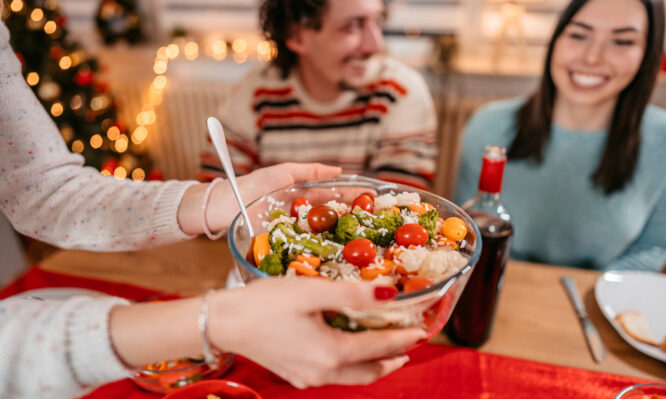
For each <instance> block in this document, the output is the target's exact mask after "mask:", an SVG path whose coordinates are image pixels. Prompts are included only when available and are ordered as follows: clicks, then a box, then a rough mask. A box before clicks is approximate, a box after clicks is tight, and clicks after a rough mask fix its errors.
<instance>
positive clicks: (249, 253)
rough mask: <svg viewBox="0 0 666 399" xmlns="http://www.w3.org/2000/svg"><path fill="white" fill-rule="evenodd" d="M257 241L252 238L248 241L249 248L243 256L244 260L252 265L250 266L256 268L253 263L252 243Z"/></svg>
mask: <svg viewBox="0 0 666 399" xmlns="http://www.w3.org/2000/svg"><path fill="white" fill-rule="evenodd" d="M255 241H257V239H256V238H255V237H252V238H251V239H250V248H248V249H247V253H246V254H245V260H246V261H248V262H249V263H251V264H252V266H257V264H256V263H254V243H255Z"/></svg>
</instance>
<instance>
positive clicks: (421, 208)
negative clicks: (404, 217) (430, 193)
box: [409, 202, 435, 215]
mask: <svg viewBox="0 0 666 399" xmlns="http://www.w3.org/2000/svg"><path fill="white" fill-rule="evenodd" d="M409 209H410V210H411V211H412V212H416V213H418V214H419V215H423V214H424V213H426V212H428V211H430V210H433V209H435V207H434V206H432V205H430V204H429V203H427V202H421V203H420V204H410V205H409Z"/></svg>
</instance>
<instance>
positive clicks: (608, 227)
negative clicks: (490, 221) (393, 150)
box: [456, 0, 666, 271]
mask: <svg viewBox="0 0 666 399" xmlns="http://www.w3.org/2000/svg"><path fill="white" fill-rule="evenodd" d="M663 32H664V4H663V0H573V1H571V2H570V3H569V5H568V6H567V8H566V9H565V10H564V12H563V13H562V15H561V18H560V20H559V22H558V23H557V26H556V28H555V32H554V34H553V37H552V39H551V41H550V45H549V47H548V53H547V57H546V60H545V63H544V65H545V68H544V73H543V77H542V80H541V84H540V86H539V88H538V90H537V91H536V92H535V93H534V94H532V95H531V96H529V97H528V98H527V99H526V100H518V101H511V102H504V103H500V104H495V105H491V106H489V107H487V108H485V109H484V110H482V111H480V112H479V113H478V114H476V115H475V116H474V117H473V118H472V120H471V122H470V123H469V125H468V126H467V130H466V133H465V138H464V145H463V154H462V164H461V167H460V176H459V179H458V189H457V194H456V198H457V199H458V200H464V199H466V198H469V197H472V196H473V194H474V191H475V189H476V187H475V183H476V181H477V179H478V173H479V165H478V160H479V159H481V155H482V154H483V149H484V147H485V146H486V145H500V146H505V147H508V148H509V151H508V157H509V163H508V164H507V169H506V172H505V183H504V190H503V196H504V201H503V202H505V203H506V204H507V205H508V206H509V207H510V208H511V209H513V210H514V213H515V216H516V217H515V232H516V233H515V237H514V240H513V242H512V255H513V256H514V257H517V258H525V259H530V260H535V261H541V262H546V263H551V264H562V265H570V266H579V267H587V268H597V269H647V270H654V271H657V270H659V269H661V267H663V265H664V262H665V261H666V177H664V174H663V169H664V163H663V159H664V157H666V135H665V134H664V132H665V131H666V112H664V110H661V109H658V108H656V107H653V106H648V101H649V99H650V95H651V93H652V91H653V88H654V86H655V83H656V80H657V73H658V71H659V67H660V63H661V56H662V53H663V45H664V37H663V36H664V34H663Z"/></svg>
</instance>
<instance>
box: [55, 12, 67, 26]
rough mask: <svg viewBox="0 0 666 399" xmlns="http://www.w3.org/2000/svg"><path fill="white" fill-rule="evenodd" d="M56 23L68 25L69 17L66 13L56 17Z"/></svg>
mask: <svg viewBox="0 0 666 399" xmlns="http://www.w3.org/2000/svg"><path fill="white" fill-rule="evenodd" d="M56 25H58V26H59V27H61V28H62V27H63V26H65V25H67V18H66V17H65V16H64V15H61V16H59V17H58V18H57V19H56Z"/></svg>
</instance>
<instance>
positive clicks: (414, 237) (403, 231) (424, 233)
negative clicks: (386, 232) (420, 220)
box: [395, 223, 430, 247]
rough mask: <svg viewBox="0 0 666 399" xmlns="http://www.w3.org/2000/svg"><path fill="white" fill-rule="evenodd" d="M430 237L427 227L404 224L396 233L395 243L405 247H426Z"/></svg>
mask: <svg viewBox="0 0 666 399" xmlns="http://www.w3.org/2000/svg"><path fill="white" fill-rule="evenodd" d="M429 239H430V236H429V235H428V230H426V228H425V227H423V226H421V225H420V224H417V223H408V224H403V225H402V226H400V227H398V230H396V231H395V242H397V243H398V245H402V246H403V247H408V246H410V245H421V246H423V245H426V244H427V243H428V240H429Z"/></svg>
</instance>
